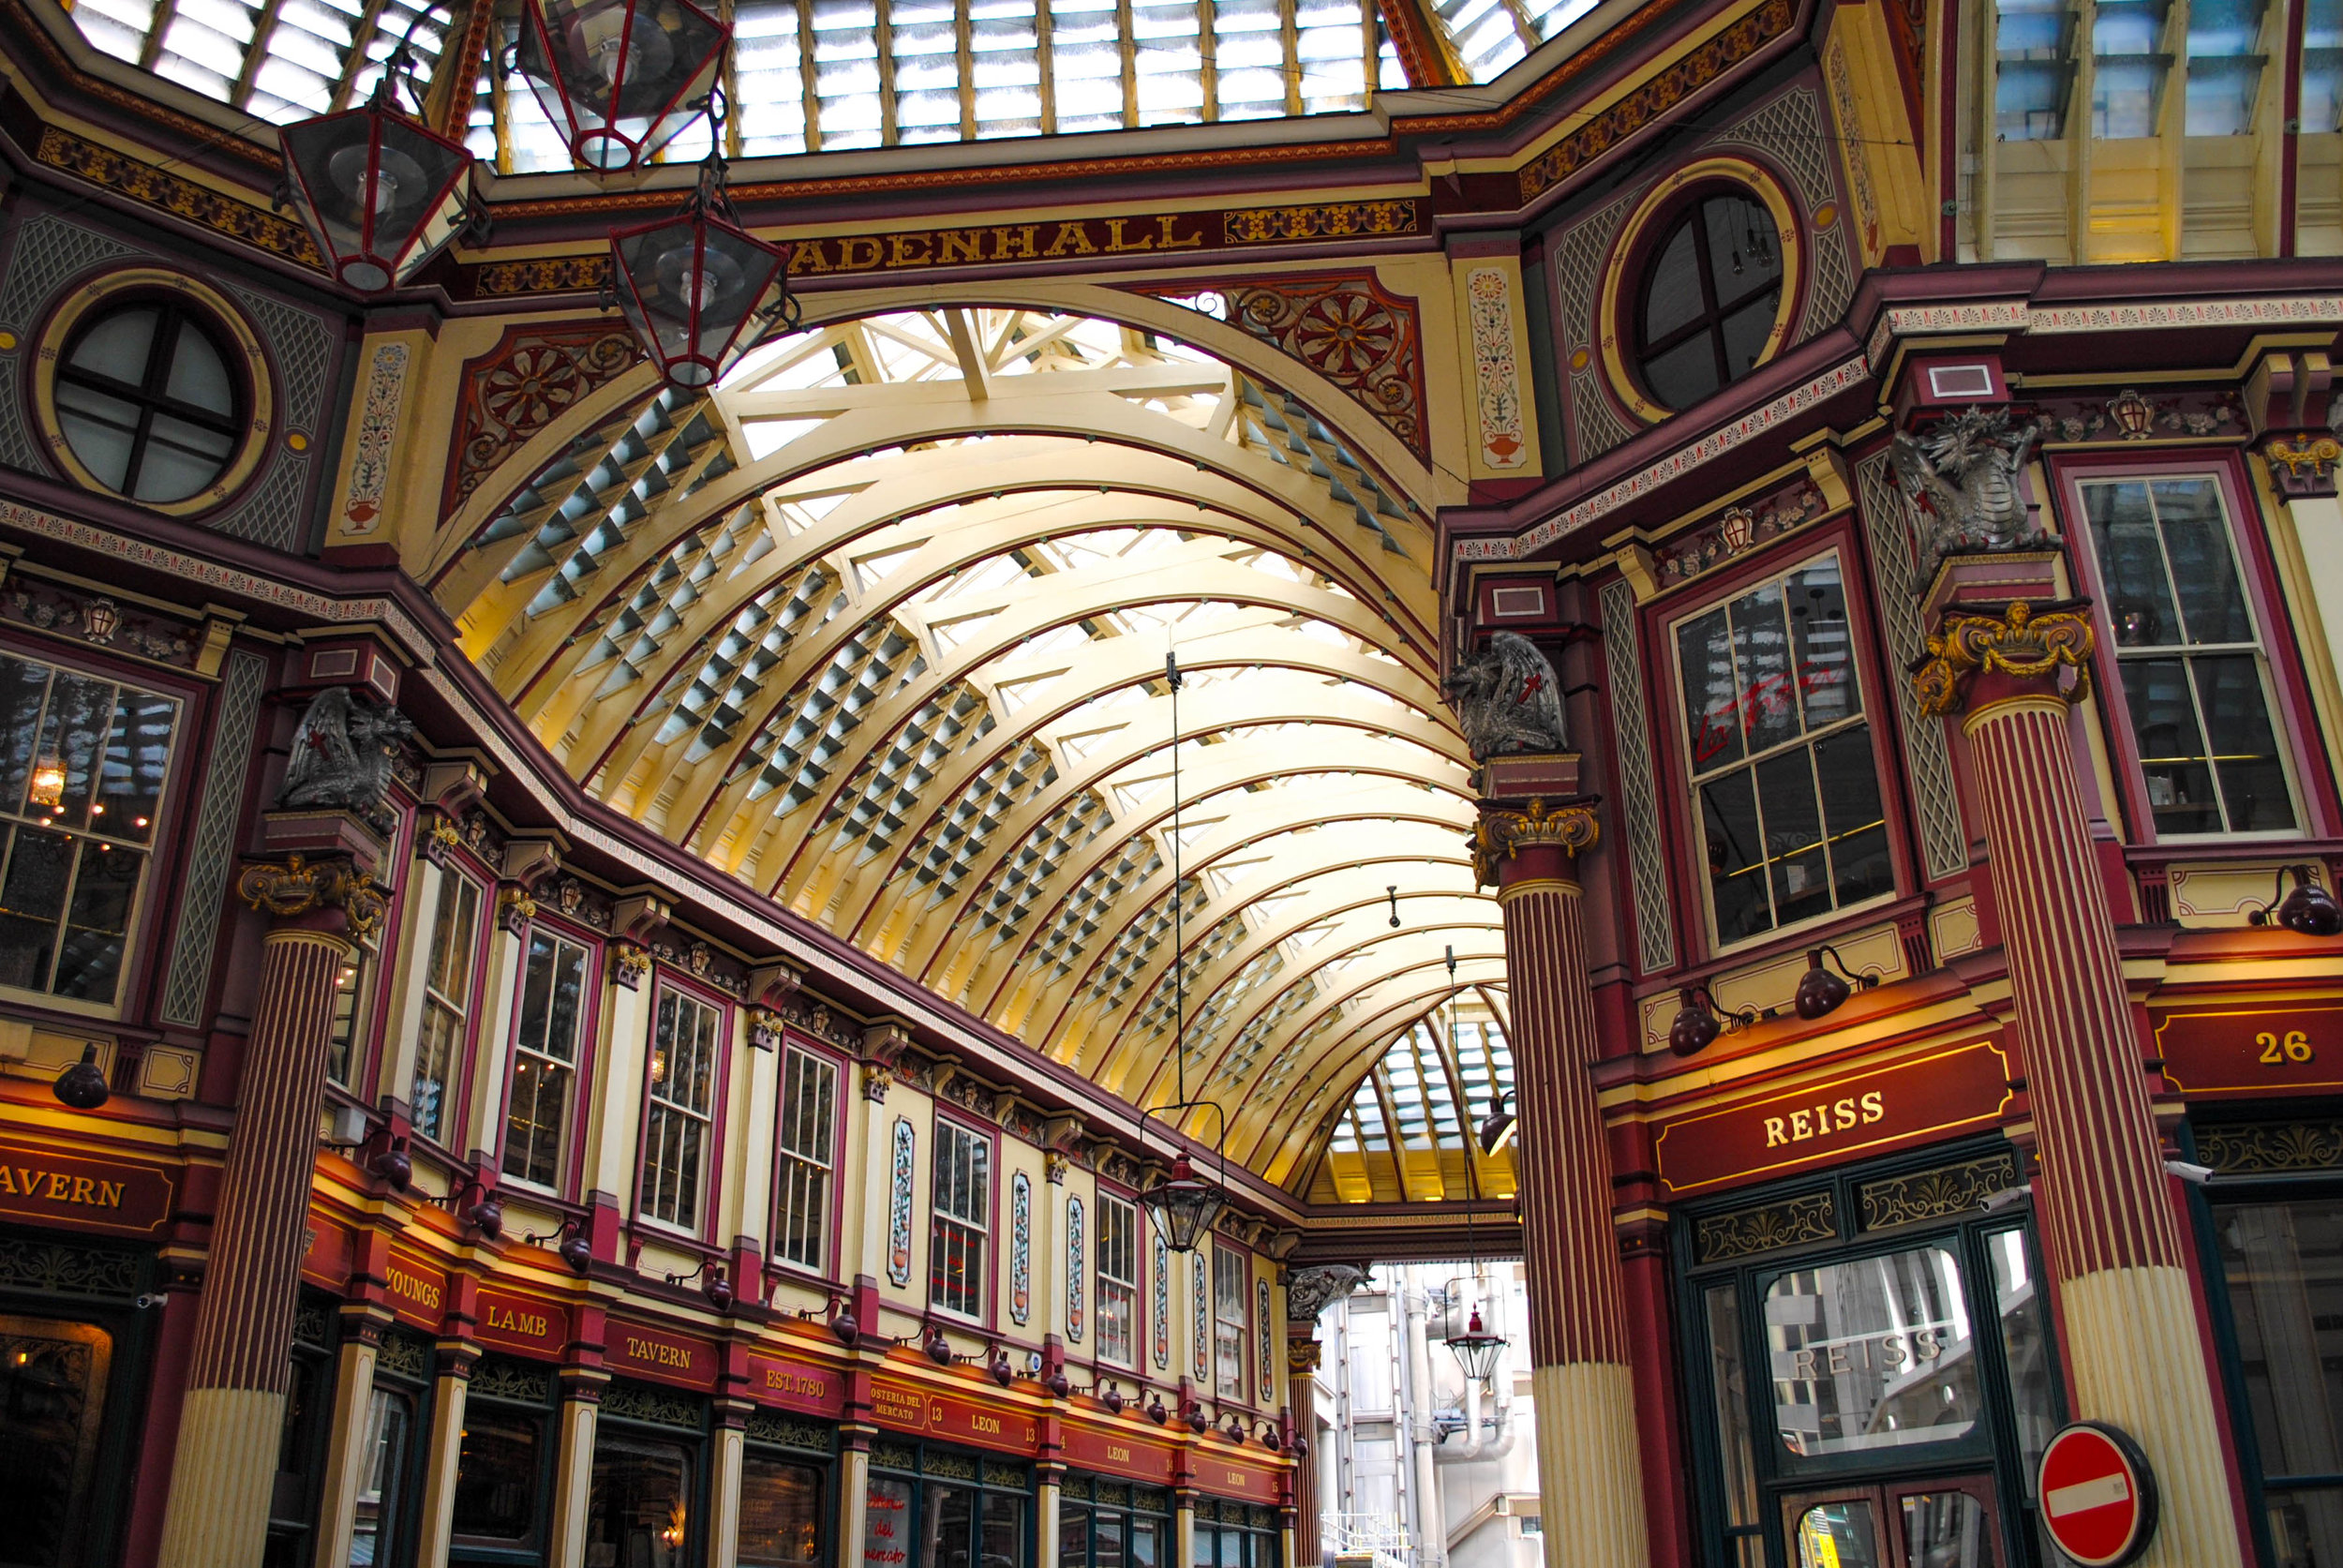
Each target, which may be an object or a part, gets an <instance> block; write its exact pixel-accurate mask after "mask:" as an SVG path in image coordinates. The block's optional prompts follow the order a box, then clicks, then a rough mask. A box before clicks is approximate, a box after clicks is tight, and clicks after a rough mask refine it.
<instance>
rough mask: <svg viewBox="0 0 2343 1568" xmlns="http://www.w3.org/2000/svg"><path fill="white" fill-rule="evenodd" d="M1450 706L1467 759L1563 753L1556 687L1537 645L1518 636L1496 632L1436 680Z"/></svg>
mask: <svg viewBox="0 0 2343 1568" xmlns="http://www.w3.org/2000/svg"><path fill="white" fill-rule="evenodd" d="M1440 687H1441V689H1442V690H1443V691H1445V692H1446V693H1447V694H1448V697H1449V700H1450V701H1451V702H1453V703H1455V708H1456V722H1457V724H1460V725H1461V726H1462V727H1463V729H1464V738H1465V744H1466V745H1467V746H1469V747H1470V748H1471V750H1472V760H1473V761H1475V762H1484V761H1486V760H1487V759H1488V758H1490V757H1493V756H1502V755H1504V754H1508V753H1512V752H1566V751H1568V750H1570V738H1569V734H1568V732H1567V731H1566V730H1565V729H1564V727H1563V724H1562V690H1561V683H1560V681H1558V680H1556V679H1554V666H1553V665H1550V664H1548V663H1547V662H1546V658H1545V654H1543V653H1541V652H1539V651H1538V650H1537V645H1536V644H1535V643H1532V642H1531V641H1530V639H1529V638H1528V637H1525V636H1523V635H1520V634H1519V633H1517V632H1500V633H1498V634H1497V635H1494V636H1492V637H1490V638H1489V640H1488V644H1487V646H1486V647H1485V648H1482V649H1481V650H1478V651H1477V652H1475V653H1474V654H1473V655H1472V656H1471V657H1470V658H1469V659H1463V660H1460V661H1458V663H1457V665H1456V668H1455V673H1453V674H1451V675H1450V676H1449V677H1448V679H1445V680H1443V681H1441V682H1440Z"/></svg>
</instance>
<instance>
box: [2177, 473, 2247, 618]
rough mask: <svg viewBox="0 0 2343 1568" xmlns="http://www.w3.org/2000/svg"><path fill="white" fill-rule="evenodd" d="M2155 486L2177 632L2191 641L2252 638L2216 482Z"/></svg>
mask: <svg viewBox="0 0 2343 1568" xmlns="http://www.w3.org/2000/svg"><path fill="white" fill-rule="evenodd" d="M2154 488H2155V498H2156V520H2157V521H2158V522H2160V523H2161V524H2162V525H2163V529H2164V547H2165V550H2166V551H2167V552H2168V553H2169V554H2170V556H2171V562H2172V586H2173V587H2174V588H2175V589H2176V590H2179V593H2180V618H2181V632H2182V635H2183V636H2184V637H2185V638H2186V640H2187V641H2189V642H2192V643H2224V642H2248V643H2249V642H2251V641H2253V640H2254V629H2253V620H2252V618H2251V617H2249V616H2248V615H2247V614H2246V595H2245V591H2244V590H2243V589H2241V588H2240V587H2239V586H2238V582H2237V561H2236V560H2235V558H2234V557H2233V556H2232V555H2231V551H2230V539H2229V523H2228V520H2227V519H2226V518H2224V517H2223V516H2222V515H2221V496H2220V489H2219V486H2217V485H2215V484H2214V482H2213V481H2212V480H2210V479H2165V480H2158V481H2157V482H2156V485H2155V487H2154Z"/></svg>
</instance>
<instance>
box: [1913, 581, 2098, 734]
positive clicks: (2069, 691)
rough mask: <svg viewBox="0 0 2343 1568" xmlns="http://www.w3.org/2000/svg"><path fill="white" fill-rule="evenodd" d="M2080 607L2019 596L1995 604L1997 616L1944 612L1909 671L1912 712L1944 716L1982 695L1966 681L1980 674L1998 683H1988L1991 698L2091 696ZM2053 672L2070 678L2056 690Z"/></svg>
mask: <svg viewBox="0 0 2343 1568" xmlns="http://www.w3.org/2000/svg"><path fill="white" fill-rule="evenodd" d="M2088 609H2089V605H2087V604H2086V603H2084V602H2082V601H2079V600H2069V601H2067V602H2066V603H2064V604H2058V605H2052V606H2051V607H2049V608H2046V609H2042V610H2037V609H2036V608H2035V607H2034V606H2033V605H2030V604H2028V603H2027V602H2026V601H2024V600H2022V599H2020V600H2017V601H2015V602H2013V603H2011V604H2009V605H2005V606H2003V608H2002V612H2001V614H2000V615H1998V616H1993V615H1976V614H1972V613H1969V612H1967V611H1963V610H1952V611H1948V612H1947V614H1946V616H1945V620H1944V629H1943V630H1942V631H1940V632H1938V633H1936V634H1935V635H1933V636H1931V637H1930V638H1929V639H1928V658H1927V659H1926V660H1925V661H1923V662H1922V664H1921V665H1920V667H1919V668H1918V670H1916V671H1914V672H1913V676H1912V688H1913V690H1914V691H1915V692H1916V693H1918V696H1919V699H1920V711H1921V712H1923V713H1930V714H1951V713H1959V712H1962V711H1963V710H1965V709H1968V708H1970V707H1971V705H1972V703H1973V702H1975V700H1976V699H1977V697H1978V696H1979V695H1981V694H1983V693H1982V692H1981V691H1980V689H1979V687H1980V683H1979V682H1977V681H1975V680H1973V679H1971V678H1972V677H1973V676H1976V675H1977V674H1978V673H1980V672H1982V673H1986V674H1989V675H1994V676H1999V677H2001V678H2002V679H2000V680H1996V681H1993V682H1992V695H1993V696H1996V697H2007V696H2012V695H2017V694H2020V693H2021V692H2023V691H2027V690H2028V689H2031V690H2032V691H2034V692H2038V693H2039V694H2043V695H2055V696H2057V697H2059V698H2060V699H2061V700H2063V701H2065V702H2067V703H2070V704H2071V703H2077V702H2081V701H2082V699H2083V698H2085V697H2087V696H2089V695H2090V694H2091V655H2092V651H2093V650H2094V649H2095V648H2096V647H2097V643H2096V640H2095V639H2094V638H2093V636H2092V635H2091V621H2090V618H2089V616H2088V615H2087V613H2086V611H2087V610H2088ZM2061 669H2070V670H2072V671H2074V674H2075V679H2073V680H2071V681H2068V682H2067V683H2065V684H2064V685H2063V686H2062V685H2061V683H2060V677H2059V671H2060V670H2061ZM1980 706H1981V705H1980Z"/></svg>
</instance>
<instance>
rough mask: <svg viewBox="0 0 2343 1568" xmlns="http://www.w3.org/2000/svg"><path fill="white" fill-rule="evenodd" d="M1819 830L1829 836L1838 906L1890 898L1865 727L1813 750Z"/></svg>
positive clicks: (1891, 882) (1891, 874) (1890, 877)
mask: <svg viewBox="0 0 2343 1568" xmlns="http://www.w3.org/2000/svg"><path fill="white" fill-rule="evenodd" d="M1814 778H1815V782H1816V784H1818V785H1819V786H1820V788H1821V790H1822V814H1823V825H1824V828H1825V829H1826V830H1827V831H1828V833H1829V835H1830V875H1831V886H1832V889H1833V891H1834V892H1835V894H1836V896H1837V898H1838V901H1839V902H1840V903H1859V902H1861V901H1862V900H1864V899H1867V898H1873V897H1876V896H1878V895H1879V894H1882V893H1887V892H1891V891H1893V890H1894V888H1895V868H1894V866H1893V865H1892V864H1891V863H1890V861H1889V860H1888V825H1887V822H1886V820H1885V818H1884V817H1883V816H1882V814H1881V812H1880V807H1879V769H1878V764H1877V762H1876V760H1875V759H1874V758H1873V755H1872V736H1871V726H1870V725H1868V724H1857V725H1854V726H1852V727H1850V728H1847V729H1843V730H1841V731H1839V733H1838V734H1836V735H1833V736H1831V737H1830V738H1829V739H1825V740H1821V741H1817V742H1816V743H1815V746H1814Z"/></svg>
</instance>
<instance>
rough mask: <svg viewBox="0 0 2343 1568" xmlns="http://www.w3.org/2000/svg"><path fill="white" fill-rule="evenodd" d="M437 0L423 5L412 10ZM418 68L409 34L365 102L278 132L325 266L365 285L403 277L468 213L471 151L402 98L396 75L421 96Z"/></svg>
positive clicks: (295, 200)
mask: <svg viewBox="0 0 2343 1568" xmlns="http://www.w3.org/2000/svg"><path fill="white" fill-rule="evenodd" d="M431 8H432V7H425V10H423V11H418V12H416V13H415V20H416V21H417V22H421V21H422V20H423V18H424V16H425V14H426V12H427V11H428V10H429V9H431ZM410 31H411V28H410ZM413 70H414V56H413V55H412V54H411V53H410V52H409V50H408V45H407V40H406V39H404V38H402V39H400V40H399V42H398V46H397V47H396V48H395V49H393V50H392V51H391V55H390V58H389V59H388V60H387V61H385V62H384V63H383V67H382V79H381V81H380V82H377V83H376V84H375V89H374V97H372V98H371V99H370V100H368V102H367V103H366V107H365V108H363V109H351V110H345V111H343V112H341V113H339V114H322V115H320V116H319V117H318V118H316V119H314V120H304V121H302V122H301V123H300V124H299V125H293V126H287V127H285V128H284V129H282V130H280V131H278V132H277V133H276V138H277V142H278V143H279V144H280V145H281V146H282V147H283V149H284V154H285V185H286V194H288V195H290V196H291V200H292V204H293V206H294V208H295V209H296V210H297V211H299V213H300V214H301V220H302V222H304V223H306V224H307V225H308V227H309V233H310V235H311V237H312V238H314V239H315V240H316V241H317V244H318V250H319V252H320V254H321V255H322V256H324V258H325V264H326V265H327V267H329V268H330V269H331V270H332V271H333V274H334V276H336V277H337V278H339V279H340V280H341V281H342V282H343V283H345V284H347V285H349V286H350V287H351V288H352V289H355V290H357V291H359V292H360V293H366V294H376V293H381V291H383V290H385V289H388V288H390V287H392V286H393V285H394V284H398V283H404V282H406V281H407V279H409V278H410V277H412V276H414V275H415V272H416V270H417V269H418V268H420V267H421V266H422V265H423V264H424V263H425V261H430V260H431V258H432V257H434V256H437V255H438V254H439V253H440V250H441V249H443V248H444V247H445V246H446V245H447V243H448V242H449V241H450V240H452V239H454V238H455V235H456V233H457V231H459V230H461V229H462V228H463V227H464V226H465V224H466V223H467V222H468V221H469V220H470V206H471V197H470V188H469V186H468V183H467V176H468V175H469V174H470V172H471V163H472V157H471V154H470V153H469V152H467V151H465V149H464V147H463V145H462V143H460V142H451V141H449V140H448V139H447V138H446V137H444V136H441V135H440V134H439V133H438V132H437V131H433V130H428V129H425V127H423V126H422V125H421V124H420V123H418V122H417V121H416V120H414V119H412V118H410V117H409V116H408V115H407V114H406V113H405V112H403V111H401V110H400V108H399V107H398V98H397V88H398V86H399V84H401V83H404V85H405V86H406V88H407V91H408V94H409V96H410V97H415V91H414V85H415V84H414V81H413ZM416 101H417V103H418V105H419V106H420V102H421V100H420V98H417V100H416Z"/></svg>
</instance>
